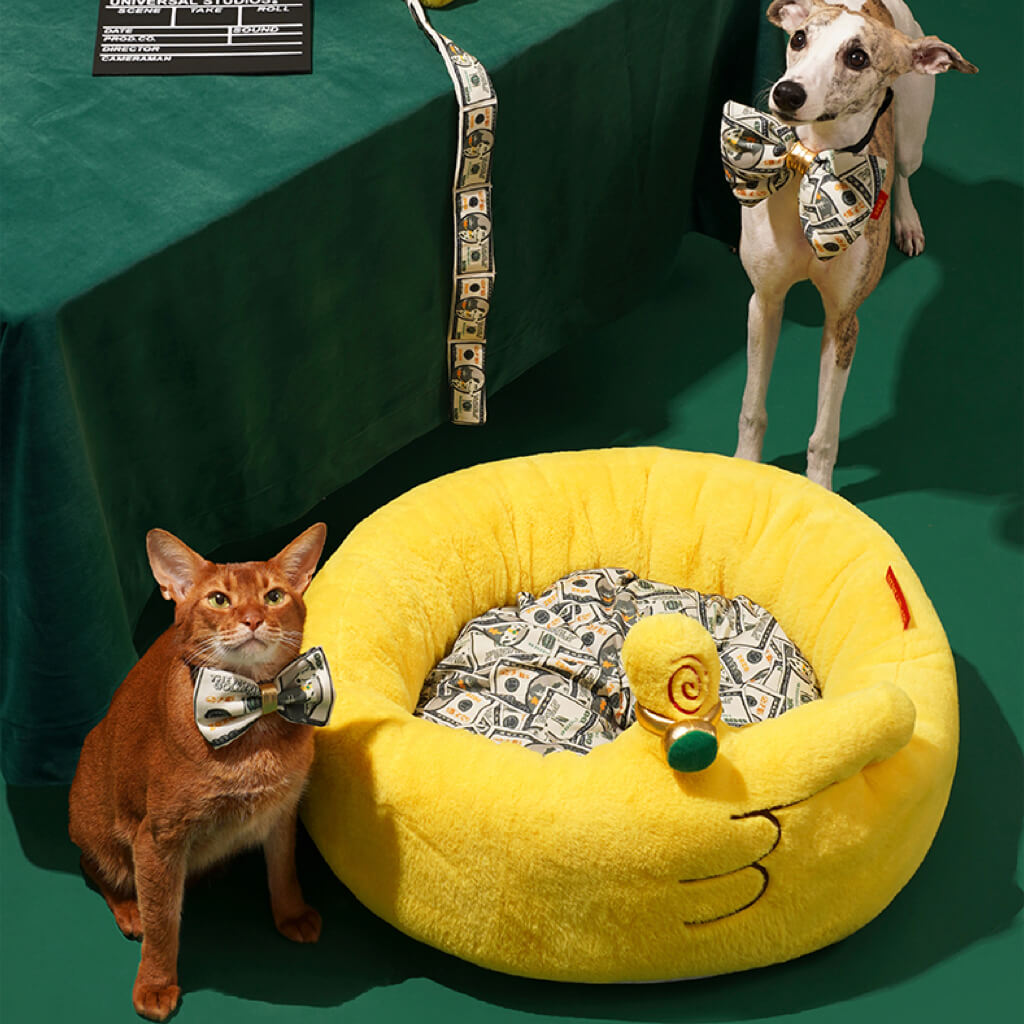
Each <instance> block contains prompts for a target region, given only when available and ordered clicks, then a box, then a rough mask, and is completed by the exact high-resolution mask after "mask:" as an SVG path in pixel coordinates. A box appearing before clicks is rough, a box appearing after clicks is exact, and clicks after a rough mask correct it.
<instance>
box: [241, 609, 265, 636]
mask: <svg viewBox="0 0 1024 1024" xmlns="http://www.w3.org/2000/svg"><path fill="white" fill-rule="evenodd" d="M242 622H244V623H245V625H247V626H248V627H249V628H250V629H251V630H252V631H253V632H254V633H255V632H256V630H257V629H259V628H260V626H262V625H263V616H262V615H260V613H259V612H246V613H245V614H244V615H243V616H242Z"/></svg>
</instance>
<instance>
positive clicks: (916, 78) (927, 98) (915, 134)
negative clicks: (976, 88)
mask: <svg viewBox="0 0 1024 1024" xmlns="http://www.w3.org/2000/svg"><path fill="white" fill-rule="evenodd" d="M893 90H894V92H895V97H894V102H893V117H894V121H895V134H896V167H895V169H894V174H893V182H892V208H893V235H894V238H895V241H896V247H897V248H898V249H899V250H900V251H901V252H903V253H906V255H907V256H919V255H920V254H921V253H922V252H924V229H923V228H922V227H921V218H920V217H919V216H918V213H917V209H916V208H915V207H914V201H913V199H911V197H910V184H909V181H908V179H909V178H910V176H911V175H912V174H913V173H914V172H915V171H916V170H917V169H918V168H919V167H920V166H921V160H922V157H923V155H924V140H925V136H926V135H927V134H928V119H929V118H930V117H931V113H932V102H933V101H934V99H935V79H934V78H933V77H932V76H931V75H915V74H909V75H904V76H903V77H902V78H900V79H898V80H897V82H896V84H895V85H894V86H893Z"/></svg>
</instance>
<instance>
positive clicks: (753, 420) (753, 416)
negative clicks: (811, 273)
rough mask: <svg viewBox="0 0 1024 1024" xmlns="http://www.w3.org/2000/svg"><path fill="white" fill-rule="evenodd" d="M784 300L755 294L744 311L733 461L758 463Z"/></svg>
mask: <svg viewBox="0 0 1024 1024" xmlns="http://www.w3.org/2000/svg"><path fill="white" fill-rule="evenodd" d="M785 297H786V293H785V291H782V292H781V293H780V294H771V293H765V292H764V291H755V292H754V294H753V295H752V296H751V297H750V304H749V306H748V307H747V383H746V385H745V387H744V388H743V404H742V405H741V407H740V422H739V443H738V444H737V446H736V458H737V459H750V460H751V461H752V462H760V461H761V449H762V447H763V445H764V432H765V427H766V426H767V425H768V411H767V408H766V406H765V398H766V396H767V394H768V380H769V378H770V377H771V374H772V363H773V362H774V361H775V350H776V348H777V347H778V344H779V330H780V328H781V327H782V307H783V303H784V300H785Z"/></svg>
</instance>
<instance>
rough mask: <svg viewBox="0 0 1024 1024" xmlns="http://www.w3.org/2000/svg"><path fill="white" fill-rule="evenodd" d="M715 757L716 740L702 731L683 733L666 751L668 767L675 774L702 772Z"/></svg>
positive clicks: (716, 751)
mask: <svg viewBox="0 0 1024 1024" xmlns="http://www.w3.org/2000/svg"><path fill="white" fill-rule="evenodd" d="M717 756H718V740H717V738H716V737H715V735H714V734H713V733H711V732H705V731H704V730H703V729H694V730H692V731H690V732H687V733H684V734H683V735H682V736H680V737H679V739H677V740H676V741H675V742H674V743H673V744H672V746H670V747H669V749H668V763H669V767H670V768H672V769H673V770H675V771H677V772H699V771H703V770H704V769H705V768H707V767H708V765H709V764H711V762H712V761H714V759H715V758H716V757H717Z"/></svg>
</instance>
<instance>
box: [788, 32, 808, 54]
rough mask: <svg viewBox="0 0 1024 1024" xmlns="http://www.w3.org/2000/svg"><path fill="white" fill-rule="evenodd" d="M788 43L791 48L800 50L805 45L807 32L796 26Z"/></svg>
mask: <svg viewBox="0 0 1024 1024" xmlns="http://www.w3.org/2000/svg"><path fill="white" fill-rule="evenodd" d="M789 45H790V48H791V49H794V50H802V49H803V48H804V47H805V46H806V45H807V33H806V32H805V31H804V30H803V29H802V28H798V29H797V30H796V31H795V32H794V33H793V38H792V39H790V41H789Z"/></svg>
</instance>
